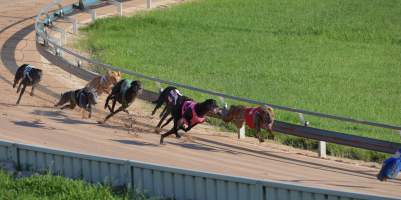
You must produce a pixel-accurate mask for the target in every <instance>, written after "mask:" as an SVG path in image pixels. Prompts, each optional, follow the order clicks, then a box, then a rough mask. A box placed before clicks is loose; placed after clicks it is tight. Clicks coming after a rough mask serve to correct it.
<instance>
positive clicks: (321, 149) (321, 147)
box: [319, 141, 327, 158]
mask: <svg viewBox="0 0 401 200" xmlns="http://www.w3.org/2000/svg"><path fill="white" fill-rule="evenodd" d="M319 157H320V158H326V157H327V155H326V142H325V141H319Z"/></svg>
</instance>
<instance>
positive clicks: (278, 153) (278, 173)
mask: <svg viewBox="0 0 401 200" xmlns="http://www.w3.org/2000/svg"><path fill="white" fill-rule="evenodd" d="M143 2H145V1H143ZM1 3H2V6H1V7H0V48H1V63H0V90H1V91H2V92H1V94H2V98H0V139H3V140H8V141H16V142H21V143H26V144H35V145H41V146H48V147H52V148H59V149H64V150H70V151H76V152H81V153H92V154H97V155H105V156H111V157H116V158H124V159H134V160H140V161H146V162H151V163H158V164H163V165H168V166H177V167H182V168H189V169H194V170H202V171H210V172H217V173H223V174H229V175H236V176H245V177H252V178H260V179H271V180H279V181H288V182H293V183H299V184H304V185H310V186H319V187H324V188H334V189H340V190H345V191H354V192H367V193H372V194H382V195H390V196H398V197H399V196H400V193H399V190H400V187H401V181H400V180H395V181H391V182H387V183H381V182H379V181H377V180H376V178H375V175H376V173H377V171H378V169H377V168H372V167H366V166H362V165H357V164H348V163H343V162H337V161H334V160H324V159H319V158H316V157H314V156H311V154H312V155H313V153H305V152H304V151H300V150H294V149H292V148H288V147H283V146H281V145H277V144H274V143H270V142H268V143H265V144H263V145H259V144H258V143H256V141H255V140H254V139H252V138H247V139H245V140H242V141H237V140H236V139H235V136H234V135H232V134H228V133H224V132H221V131H218V129H216V128H213V127H211V126H208V125H202V126H199V127H196V128H194V129H193V131H191V135H192V136H193V137H192V139H193V141H191V140H189V139H188V138H183V139H179V140H178V139H175V138H166V139H165V143H166V145H162V146H160V145H159V144H158V142H159V136H158V135H157V134H155V133H153V127H154V125H155V124H156V122H157V120H158V118H157V117H152V116H150V110H151V108H152V106H151V105H149V104H148V103H145V102H142V101H137V102H135V103H134V104H133V105H132V106H131V109H130V110H131V112H132V113H134V114H133V119H134V123H133V128H132V129H130V130H129V129H128V128H126V124H127V123H128V122H129V118H128V116H127V115H126V114H125V113H124V114H120V115H118V117H116V118H114V119H112V120H110V121H109V122H108V123H107V124H106V125H99V124H97V123H96V121H97V120H100V119H102V118H103V117H104V116H105V114H106V113H105V112H104V111H103V110H102V109H101V108H100V105H99V110H100V111H98V112H95V113H94V116H95V117H94V118H92V119H82V118H81V114H80V113H79V112H78V111H68V110H63V111H60V110H59V109H56V108H53V105H54V103H55V102H56V101H57V99H56V98H55V96H57V94H60V93H61V92H63V91H65V90H69V89H73V88H78V87H81V86H83V84H85V81H83V80H80V79H78V78H76V77H74V76H71V75H70V74H68V73H66V72H64V71H63V70H61V69H60V68H58V67H57V66H55V65H53V64H52V63H51V62H50V61H48V60H47V59H46V58H45V57H43V56H42V55H41V54H40V53H39V52H41V51H42V50H41V48H42V47H41V46H37V45H36V44H35V35H34V29H33V22H34V21H33V19H32V18H30V17H31V16H34V15H35V14H36V13H37V12H38V10H39V8H40V7H41V6H43V5H44V4H47V3H50V1H21V0H18V1H2V2H1ZM138 4H139V3H138ZM132 5H135V4H132ZM141 6H143V5H141ZM131 9H132V8H131ZM23 63H30V64H33V65H35V66H37V67H39V68H42V69H44V70H45V71H44V79H43V81H42V82H41V86H42V87H41V88H39V89H38V90H37V91H36V94H35V96H34V97H31V96H29V91H30V89H28V92H26V94H25V95H24V97H23V98H22V101H21V104H20V105H19V106H15V102H16V99H17V94H16V93H15V89H13V88H12V87H11V82H12V80H13V73H14V71H15V70H16V68H17V67H18V66H19V65H21V64H23ZM103 98H104V97H103ZM100 103H101V104H102V103H103V101H100ZM302 154H309V155H302Z"/></svg>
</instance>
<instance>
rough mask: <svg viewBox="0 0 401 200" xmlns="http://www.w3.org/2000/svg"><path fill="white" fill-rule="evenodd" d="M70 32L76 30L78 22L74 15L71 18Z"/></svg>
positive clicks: (75, 31)
mask: <svg viewBox="0 0 401 200" xmlns="http://www.w3.org/2000/svg"><path fill="white" fill-rule="evenodd" d="M72 32H73V33H77V32H78V22H77V18H75V17H74V18H73V19H72Z"/></svg>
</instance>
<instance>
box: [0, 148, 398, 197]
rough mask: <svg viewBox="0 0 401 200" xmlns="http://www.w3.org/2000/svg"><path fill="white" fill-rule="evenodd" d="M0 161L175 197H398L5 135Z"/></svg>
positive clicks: (25, 167)
mask: <svg viewBox="0 0 401 200" xmlns="http://www.w3.org/2000/svg"><path fill="white" fill-rule="evenodd" d="M0 161H13V162H14V163H15V164H16V165H17V166H19V168H21V169H25V170H31V171H36V172H45V171H50V172H52V173H54V174H59V175H63V176H65V177H69V178H73V179H83V180H85V181H87V182H91V183H103V184H108V185H111V186H127V187H129V188H135V189H137V190H139V191H141V192H145V193H147V194H148V195H150V196H157V197H160V198H174V199H177V200H184V199H186V200H187V199H193V200H204V199H208V200H209V199H210V200H214V199H215V200H248V199H249V200H276V199H277V200H287V199H291V200H331V199H336V200H351V199H352V200H397V199H398V200H401V198H392V197H385V196H376V195H366V194H359V193H351V192H342V191H335V190H327V189H321V188H312V187H305V186H301V185H297V184H290V183H284V182H276V181H267V180H256V179H250V178H243V177H235V176H227V175H222V174H215V173H206V172H200V171H192V170H186V169H180V168H174V167H165V166H160V165H156V164H150V163H145V162H138V161H133V160H122V159H114V158H107V157H100V156H95V155H87V154H81V153H75V152H68V151H61V150H55V149H50V148H44V147H39V146H32V145H25V144H19V143H13V142H7V141H0Z"/></svg>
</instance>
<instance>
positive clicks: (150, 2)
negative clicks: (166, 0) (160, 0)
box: [146, 0, 152, 8]
mask: <svg viewBox="0 0 401 200" xmlns="http://www.w3.org/2000/svg"><path fill="white" fill-rule="evenodd" d="M146 6H147V8H152V0H146Z"/></svg>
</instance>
